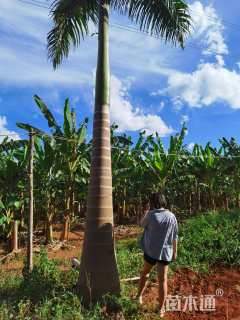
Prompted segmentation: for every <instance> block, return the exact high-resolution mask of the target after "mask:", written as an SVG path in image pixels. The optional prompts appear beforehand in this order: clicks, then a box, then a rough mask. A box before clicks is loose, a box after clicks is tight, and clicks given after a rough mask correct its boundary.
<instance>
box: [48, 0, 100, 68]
mask: <svg viewBox="0 0 240 320" xmlns="http://www.w3.org/2000/svg"><path fill="white" fill-rule="evenodd" d="M51 17H52V19H53V28H52V30H51V31H50V32H49V33H48V37H47V41H48V57H49V59H50V60H51V61H52V63H53V67H54V69H56V68H57V66H59V65H60V64H61V62H62V60H63V58H64V57H67V56H68V54H69V50H70V46H71V45H73V46H74V47H76V46H78V45H79V43H80V40H81V39H84V37H85V35H88V32H89V23H90V22H92V23H94V24H96V23H97V21H98V5H97V1H94V0H55V1H54V2H53V5H52V9H51Z"/></svg>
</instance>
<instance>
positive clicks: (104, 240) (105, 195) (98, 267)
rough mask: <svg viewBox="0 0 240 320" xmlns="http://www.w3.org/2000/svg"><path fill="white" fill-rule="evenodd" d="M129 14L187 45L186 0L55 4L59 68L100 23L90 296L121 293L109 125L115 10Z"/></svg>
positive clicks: (85, 256)
mask: <svg viewBox="0 0 240 320" xmlns="http://www.w3.org/2000/svg"><path fill="white" fill-rule="evenodd" d="M110 9H112V10H114V11H116V12H117V13H120V14H122V15H126V16H128V17H129V19H130V21H131V22H133V23H136V24H138V25H139V26H140V30H142V31H147V32H150V33H151V34H153V35H155V36H160V37H162V38H163V39H165V40H166V41H169V42H171V43H173V44H180V46H182V47H183V43H184V39H185V36H186V35H187V34H188V32H189V29H190V16H189V14H188V6H187V4H186V3H185V1H184V0H56V1H54V3H53V7H52V11H51V13H52V19H53V23H54V26H53V28H52V30H51V31H50V32H49V34H48V53H49V58H50V60H51V61H52V63H53V67H54V68H56V67H57V66H59V65H60V64H61V62H62V60H63V58H64V57H67V56H68V54H69V50H70V47H71V45H73V46H75V47H76V46H78V45H79V44H80V41H81V40H82V39H83V38H84V36H85V35H88V33H89V25H90V24H91V23H93V24H94V25H97V26H98V60H97V71H96V88H95V111H94V124H93V150H92V160H91V176H90V183H89V191H88V202H87V222H86V232H85V239H84V246H83V252H82V259H81V267H80V277H79V289H80V292H81V294H82V295H83V297H84V298H85V299H86V300H89V299H90V298H91V299H92V300H97V299H98V298H100V297H102V296H103V295H104V294H106V293H112V294H118V293H119V292H120V286H119V277H118V271H117V265H116V258H115V250H114V236H113V208H112V173H111V148H110V125H109V104H110V101H109V96H110V89H109V82H110V70H109V48H108V47H109V10H110Z"/></svg>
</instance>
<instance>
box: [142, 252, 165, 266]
mask: <svg viewBox="0 0 240 320" xmlns="http://www.w3.org/2000/svg"><path fill="white" fill-rule="evenodd" d="M143 257H144V260H145V261H146V262H148V263H149V264H151V265H152V266H154V265H155V264H156V263H160V264H162V265H164V266H167V265H169V263H170V261H165V260H157V259H153V258H151V257H149V255H147V254H146V253H145V252H144V256H143Z"/></svg>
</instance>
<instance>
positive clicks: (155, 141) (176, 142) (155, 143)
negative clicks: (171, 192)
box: [146, 127, 186, 191]
mask: <svg viewBox="0 0 240 320" xmlns="http://www.w3.org/2000/svg"><path fill="white" fill-rule="evenodd" d="M185 133H186V128H185V127H183V128H182V130H181V132H180V134H176V135H175V136H171V137H170V142H169V148H168V149H167V150H165V148H164V145H163V142H162V140H161V138H160V137H159V135H158V134H156V137H155V138H153V137H152V138H151V140H150V149H149V150H150V152H149V153H147V154H146V160H147V164H148V168H149V170H150V177H151V178H152V181H151V184H152V186H153V189H155V190H156V191H157V190H158V191H164V190H165V187H166V184H167V182H168V181H169V179H170V178H171V176H172V174H173V173H174V170H175V168H176V164H177V162H178V161H179V159H180V158H179V156H181V154H182V152H183V140H184V137H185Z"/></svg>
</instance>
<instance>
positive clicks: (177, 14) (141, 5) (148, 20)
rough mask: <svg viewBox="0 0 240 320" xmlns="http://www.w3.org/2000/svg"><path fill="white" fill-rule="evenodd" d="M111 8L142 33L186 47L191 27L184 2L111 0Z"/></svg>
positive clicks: (178, 0) (176, 0)
mask: <svg viewBox="0 0 240 320" xmlns="http://www.w3.org/2000/svg"><path fill="white" fill-rule="evenodd" d="M110 5H111V8H112V9H113V10H116V11H117V12H118V13H120V14H123V15H127V16H128V18H129V19H130V20H131V21H132V22H134V23H135V24H138V25H139V27H140V30H141V31H145V32H150V33H151V34H152V35H155V36H158V37H161V38H163V39H165V41H167V42H168V41H169V42H171V43H173V44H174V45H176V44H180V46H181V47H183V46H184V40H185V37H186V36H187V35H188V33H189V30H190V25H191V17H190V15H189V11H188V5H187V4H186V2H185V1H184V0H111V1H110Z"/></svg>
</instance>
